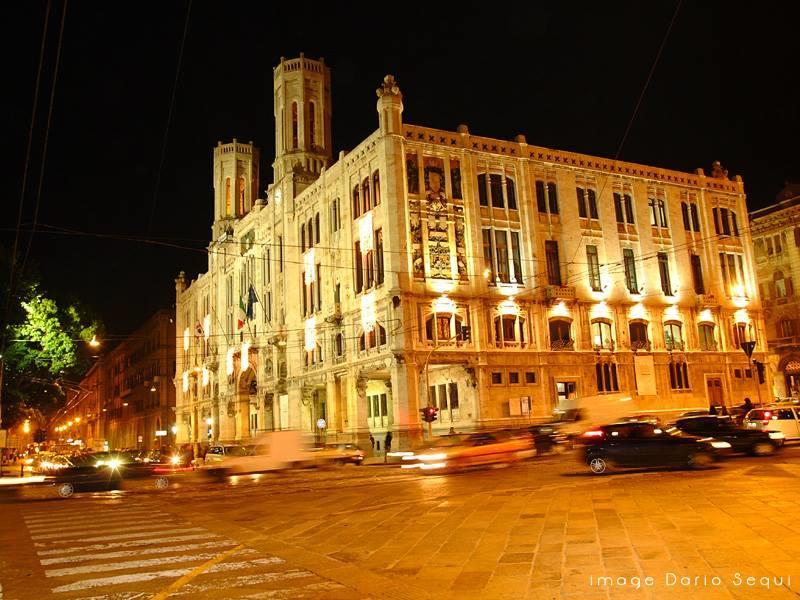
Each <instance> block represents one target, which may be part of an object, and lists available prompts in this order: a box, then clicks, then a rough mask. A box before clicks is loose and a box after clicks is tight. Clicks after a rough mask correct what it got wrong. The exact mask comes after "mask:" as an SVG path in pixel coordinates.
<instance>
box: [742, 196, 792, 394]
mask: <svg viewBox="0 0 800 600" xmlns="http://www.w3.org/2000/svg"><path fill="white" fill-rule="evenodd" d="M750 219H751V220H750V223H751V227H752V236H753V245H754V248H755V251H754V252H755V261H756V269H757V274H758V286H759V289H760V293H761V301H762V303H763V305H764V319H765V322H766V330H767V341H768V343H769V349H770V351H771V352H773V355H772V362H771V364H770V367H771V369H772V370H773V371H774V372H775V389H774V393H775V395H776V396H778V397H780V398H786V397H789V396H795V397H798V396H800V296H798V295H797V289H796V286H797V285H798V284H800V185H798V184H787V185H786V187H784V189H783V190H781V191H780V193H779V194H778V196H777V198H776V201H775V204H772V205H770V206H767V207H766V208H762V209H761V210H757V211H754V212H752V213H750Z"/></svg>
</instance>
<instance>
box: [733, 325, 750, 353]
mask: <svg viewBox="0 0 800 600" xmlns="http://www.w3.org/2000/svg"><path fill="white" fill-rule="evenodd" d="M732 334H733V335H732V336H731V339H732V341H733V347H734V348H736V349H737V350H738V349H740V348H741V347H742V342H747V341H748V339H747V324H746V323H734V324H733V331H732Z"/></svg>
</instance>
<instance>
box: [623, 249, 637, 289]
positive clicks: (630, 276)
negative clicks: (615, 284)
mask: <svg viewBox="0 0 800 600" xmlns="http://www.w3.org/2000/svg"><path fill="white" fill-rule="evenodd" d="M622 258H623V260H624V262H625V285H626V286H627V287H628V291H629V292H630V293H631V294H638V293H639V282H638V280H637V278H636V261H635V260H634V258H633V250H632V249H631V248H623V249H622Z"/></svg>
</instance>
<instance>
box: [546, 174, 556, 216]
mask: <svg viewBox="0 0 800 600" xmlns="http://www.w3.org/2000/svg"><path fill="white" fill-rule="evenodd" d="M547 201H548V203H549V206H550V214H551V215H557V214H558V191H557V188H556V183H555V181H549V182H548V183H547Z"/></svg>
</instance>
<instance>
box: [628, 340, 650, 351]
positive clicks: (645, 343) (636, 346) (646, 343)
mask: <svg viewBox="0 0 800 600" xmlns="http://www.w3.org/2000/svg"><path fill="white" fill-rule="evenodd" d="M631 350H633V351H636V350H644V351H645V352H650V340H634V341H632V342H631Z"/></svg>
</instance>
